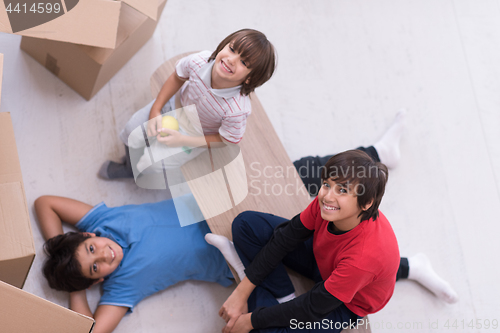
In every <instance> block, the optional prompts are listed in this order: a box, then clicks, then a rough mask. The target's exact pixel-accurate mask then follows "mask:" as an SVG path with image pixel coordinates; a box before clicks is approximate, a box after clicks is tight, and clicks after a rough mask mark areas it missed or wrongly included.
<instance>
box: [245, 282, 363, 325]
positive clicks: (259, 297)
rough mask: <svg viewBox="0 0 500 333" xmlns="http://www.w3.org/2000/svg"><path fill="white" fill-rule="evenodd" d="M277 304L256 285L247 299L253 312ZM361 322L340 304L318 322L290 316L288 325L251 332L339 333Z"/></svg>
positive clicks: (250, 310) (361, 321)
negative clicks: (304, 320)
mask: <svg viewBox="0 0 500 333" xmlns="http://www.w3.org/2000/svg"><path fill="white" fill-rule="evenodd" d="M277 304H278V302H277V301H276V299H275V298H274V297H273V295H272V294H271V293H270V292H269V291H268V290H266V289H264V288H260V287H257V288H255V290H254V292H253V293H252V295H251V296H250V298H249V299H248V311H249V312H253V311H254V310H255V309H256V308H258V307H262V306H264V307H269V306H273V305H277ZM363 323H364V321H363V319H361V318H360V317H359V316H358V315H356V314H355V313H353V312H352V311H351V310H349V309H348V308H347V307H346V306H345V305H344V304H342V305H341V306H339V307H338V308H337V309H335V310H334V311H332V312H331V313H330V314H328V316H326V317H325V318H324V319H322V320H321V321H318V322H303V321H298V320H297V319H294V318H290V325H289V326H288V327H270V328H264V329H260V330H253V331H252V333H254V332H255V333H294V332H300V333H320V332H321V333H322V332H330V333H331V332H333V333H339V332H341V331H342V330H344V329H347V328H351V329H352V328H355V327H356V325H357V324H359V325H360V326H363Z"/></svg>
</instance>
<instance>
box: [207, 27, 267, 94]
mask: <svg viewBox="0 0 500 333" xmlns="http://www.w3.org/2000/svg"><path fill="white" fill-rule="evenodd" d="M229 43H232V44H233V45H232V47H233V49H234V51H236V52H238V53H239V54H240V56H241V58H242V59H243V60H244V61H245V62H248V64H249V65H248V68H249V69H251V70H252V71H251V72H250V74H248V76H247V77H246V78H245V80H244V81H243V83H242V85H241V94H242V95H243V96H247V95H248V94H250V93H251V92H252V91H254V90H255V88H257V87H259V86H261V85H263V84H264V83H266V81H267V80H269V79H270V78H271V76H272V75H273V73H274V70H275V68H276V52H275V50H274V46H273V44H271V42H270V41H269V40H267V37H266V35H264V34H263V33H262V32H260V31H257V30H253V29H241V30H238V31H236V32H234V33H232V34H230V35H229V36H227V37H226V38H225V39H224V40H223V41H222V42H220V44H219V46H217V49H216V50H215V51H214V52H213V53H212V55H211V56H210V58H209V59H208V61H212V60H214V59H215V57H216V56H217V54H218V53H219V52H220V51H221V50H222V49H223V48H224V47H226V45H227V44H229ZM247 79H248V83H246V81H247Z"/></svg>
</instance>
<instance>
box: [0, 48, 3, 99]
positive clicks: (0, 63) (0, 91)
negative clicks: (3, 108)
mask: <svg viewBox="0 0 500 333" xmlns="http://www.w3.org/2000/svg"><path fill="white" fill-rule="evenodd" d="M2 72H3V54H1V53H0V104H1V103H2V74H3V73H2Z"/></svg>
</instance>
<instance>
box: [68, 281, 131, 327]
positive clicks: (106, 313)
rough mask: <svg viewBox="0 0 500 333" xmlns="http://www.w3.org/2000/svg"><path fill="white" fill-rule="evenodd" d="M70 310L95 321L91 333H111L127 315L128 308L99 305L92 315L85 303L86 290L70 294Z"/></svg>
mask: <svg viewBox="0 0 500 333" xmlns="http://www.w3.org/2000/svg"><path fill="white" fill-rule="evenodd" d="M70 309H71V310H73V311H76V312H78V313H81V314H83V315H85V316H87V317H92V318H94V320H95V327H94V330H93V331H92V332H93V333H111V332H112V331H113V330H114V329H115V328H116V326H118V324H119V323H120V320H121V319H122V318H123V316H124V315H125V314H126V313H127V311H128V308H127V307H123V306H114V305H99V306H98V307H97V310H96V311H95V313H94V314H92V311H90V308H89V304H88V302H87V293H86V290H80V291H75V292H72V293H70Z"/></svg>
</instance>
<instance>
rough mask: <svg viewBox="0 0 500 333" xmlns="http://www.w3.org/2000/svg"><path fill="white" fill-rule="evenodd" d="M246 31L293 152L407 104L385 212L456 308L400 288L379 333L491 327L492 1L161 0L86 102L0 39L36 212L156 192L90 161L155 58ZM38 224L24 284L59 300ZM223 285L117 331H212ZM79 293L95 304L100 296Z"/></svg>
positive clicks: (326, 148)
mask: <svg viewBox="0 0 500 333" xmlns="http://www.w3.org/2000/svg"><path fill="white" fill-rule="evenodd" d="M244 27H252V28H255V29H258V30H261V31H263V32H264V33H266V35H267V36H268V38H269V39H270V40H271V41H272V42H273V43H274V45H275V46H276V48H277V50H278V54H279V65H278V70H277V72H276V75H275V76H274V77H273V78H272V79H271V80H270V81H269V82H268V83H267V84H265V85H264V86H263V87H261V88H259V89H257V94H258V96H259V99H260V101H261V102H262V104H263V106H264V108H265V109H266V111H267V113H268V115H269V117H270V119H271V122H272V123H273V125H274V128H275V130H276V131H277V133H278V135H279V137H280V139H281V140H282V142H283V144H284V146H285V149H286V151H287V153H288V154H289V156H290V158H291V159H292V160H294V159H297V158H300V157H302V156H305V155H317V154H318V155H324V154H329V153H334V152H339V151H342V150H345V149H349V148H353V147H356V146H359V145H370V144H372V143H374V142H375V141H376V140H377V139H378V138H379V137H380V136H381V135H382V133H383V132H384V130H385V129H386V128H388V126H389V125H390V124H391V122H392V119H393V117H394V115H395V114H396V111H397V110H398V109H399V108H401V107H405V108H407V109H408V125H407V129H406V131H405V133H404V135H403V137H402V141H401V156H402V157H401V161H400V163H399V166H398V167H397V168H396V169H394V170H393V171H391V172H390V179H389V185H388V188H387V192H386V196H385V198H384V200H383V202H382V205H381V210H382V211H383V212H384V214H385V215H386V216H387V217H388V218H389V220H390V221H391V223H392V225H393V228H394V230H395V232H396V234H397V237H398V240H399V245H400V251H401V254H402V255H404V256H410V255H413V254H415V253H417V252H424V253H426V254H427V255H428V257H429V258H430V260H431V262H432V264H433V265H434V268H435V270H436V272H437V273H438V274H440V275H441V276H443V277H444V278H445V279H447V280H448V281H449V282H450V283H451V284H452V285H453V287H454V288H455V289H456V290H457V292H458V293H459V296H460V301H459V302H458V303H456V304H454V305H448V304H446V303H443V302H442V301H440V300H438V299H437V298H436V297H434V296H433V294H431V293H430V292H428V291H427V290H426V289H424V288H422V287H421V286H419V285H418V284H416V283H414V282H411V281H403V282H398V284H397V286H396V289H395V292H394V296H393V298H392V300H391V301H390V302H389V304H388V305H387V306H386V307H385V308H384V309H383V310H382V311H380V312H379V313H377V314H374V315H372V316H371V322H372V331H373V332H386V331H405V332H441V331H448V330H447V329H446V327H445V326H444V325H445V324H446V323H447V322H448V324H449V325H450V329H449V331H458V332H489V330H491V327H490V329H489V330H486V329H485V327H484V324H485V323H486V321H487V320H489V321H490V322H491V320H493V319H496V320H500V316H499V315H498V309H499V308H500V301H499V298H498V297H499V295H500V287H499V283H498V276H499V275H500V268H499V267H500V266H499V265H498V254H499V253H500V245H499V244H500V242H499V241H498V237H499V236H498V235H499V234H500V224H499V218H498V211H499V208H500V148H499V143H500V94H499V91H500V62H499V61H498V59H500V47H499V46H498V45H499V41H500V1H499V0H484V1H480V2H479V1H473V0H442V1H431V0H422V1H409V0H401V1H384V0H373V1H361V0H355V1H296V0H287V1H262V0H256V1H252V2H248V1H245V2H243V1H203V0H195V1H191V0H189V1H180V0H169V1H168V3H167V5H166V8H165V11H164V12H163V15H162V18H161V21H160V23H159V26H158V28H157V30H156V32H155V34H154V36H153V38H152V39H151V40H150V41H148V43H147V44H146V45H145V46H144V47H143V48H142V49H141V50H140V51H139V52H138V53H137V54H136V55H135V56H134V57H133V58H132V59H131V60H130V61H129V62H128V63H127V64H126V65H125V67H124V68H123V69H122V70H121V71H120V72H119V73H118V74H117V75H116V76H115V77H114V78H113V79H112V80H111V81H110V82H109V83H108V84H107V85H106V86H105V87H104V88H103V89H102V90H101V91H100V92H99V93H98V94H97V95H96V96H95V97H94V98H93V99H92V100H91V101H85V100H84V99H83V98H81V97H80V96H79V95H78V94H77V93H75V92H74V91H73V90H71V89H70V88H69V87H68V86H66V85H65V84H64V83H63V82H61V81H60V80H59V79H57V78H56V77H54V76H53V75H52V74H51V73H50V72H49V71H47V70H46V69H45V68H44V67H42V66H41V65H40V64H38V63H37V62H35V61H34V60H33V59H32V58H30V57H29V56H28V55H26V54H24V53H23V52H22V51H20V49H19V44H20V40H21V38H20V37H19V36H14V35H7V34H0V53H3V54H4V55H5V59H4V75H3V87H2V90H3V91H2V104H1V109H0V110H1V111H3V112H11V115H12V119H13V123H14V129H15V134H16V141H17V146H18V151H19V156H20V161H21V167H22V172H23V178H24V184H25V188H26V196H27V200H28V204H29V205H30V207H32V205H33V202H34V200H35V199H36V198H37V197H38V196H40V195H43V194H53V195H61V196H68V197H72V198H75V199H78V200H81V201H85V202H87V203H90V204H97V203H99V202H100V201H105V202H106V203H107V204H108V205H109V206H117V205H123V204H132V203H142V202H152V201H158V200H161V199H162V198H163V196H164V194H162V193H161V192H158V191H147V190H142V189H139V188H137V187H136V186H135V184H134V183H133V182H132V181H117V182H108V181H104V180H101V179H98V178H97V177H96V173H97V170H98V169H99V166H100V165H101V163H102V162H103V161H105V160H106V159H119V158H120V157H121V156H122V155H123V147H122V145H121V144H120V143H119V139H118V133H119V131H120V130H121V129H122V127H123V125H124V124H125V122H126V121H127V120H128V118H129V117H130V116H131V115H132V114H133V112H134V111H135V110H137V109H138V108H140V107H142V106H144V105H145V104H147V103H148V102H149V101H150V100H151V99H152V97H151V95H150V87H149V78H150V76H151V74H152V73H153V72H154V70H155V69H156V68H157V67H158V66H159V65H160V64H162V63H163V62H164V61H165V60H167V59H169V58H171V57H172V56H174V55H176V54H179V53H182V52H187V51H193V50H204V49H206V50H213V49H214V48H215V47H216V45H217V44H218V43H219V41H221V40H222V39H223V38H224V37H225V36H226V35H227V34H229V33H230V32H232V31H235V30H237V29H240V28H244ZM31 223H32V229H33V236H34V238H35V245H36V250H37V256H36V259H35V262H34V264H33V267H32V269H31V272H30V274H29V277H28V280H27V282H26V285H25V288H24V289H25V290H27V291H29V292H32V293H34V294H36V295H39V296H41V297H44V298H47V299H49V300H51V301H53V302H56V303H58V304H61V305H63V306H67V300H68V297H67V295H66V294H65V293H60V292H55V291H52V290H51V289H50V288H49V287H48V285H47V283H46V281H45V280H44V278H43V277H42V274H41V265H42V262H43V260H44V258H45V255H44V254H43V251H42V244H43V240H42V236H41V234H40V231H39V228H38V226H37V223H36V218H35V216H34V213H33V212H31ZM231 290H232V289H231V288H223V287H220V286H218V285H214V284H209V283H200V282H185V283H181V284H179V285H176V286H174V287H171V288H169V289H167V290H165V291H163V292H161V293H159V294H157V295H155V296H153V297H149V298H147V299H146V300H144V301H143V302H141V303H140V305H139V306H138V307H137V308H136V310H135V311H134V313H133V314H131V315H128V316H126V318H125V319H124V320H123V321H122V322H121V323H120V325H119V327H118V328H117V329H116V332H117V333H126V332H175V333H177V332H187V333H190V332H193V333H198V332H218V331H219V330H220V329H221V328H222V326H223V324H224V323H223V321H222V320H221V319H220V318H218V317H217V311H218V309H219V307H220V305H221V304H222V303H223V301H224V299H225V298H226V297H227V296H228V295H229V294H230V292H231ZM88 294H89V299H90V302H91V304H92V306H93V307H95V305H96V304H97V300H98V298H99V291H98V289H96V288H94V289H92V290H91V291H90V292H89V293H88ZM448 320H449V321H448ZM454 320H457V322H456V325H458V328H456V327H455V328H454V327H453V326H452V325H453V322H454ZM471 321H473V322H472V325H473V326H474V328H473V327H471V326H467V325H471ZM478 323H481V324H482V325H483V328H478ZM462 325H464V326H462ZM398 327H399V329H398ZM391 328H392V329H391ZM436 328H437V329H436Z"/></svg>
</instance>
